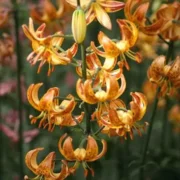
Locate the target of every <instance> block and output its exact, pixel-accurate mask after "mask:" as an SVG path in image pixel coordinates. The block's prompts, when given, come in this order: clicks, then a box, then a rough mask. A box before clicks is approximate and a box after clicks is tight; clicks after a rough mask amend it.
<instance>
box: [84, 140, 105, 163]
mask: <svg viewBox="0 0 180 180" xmlns="http://www.w3.org/2000/svg"><path fill="white" fill-rule="evenodd" d="M92 139H93V138H92ZM92 139H91V140H92ZM101 142H102V145H103V148H102V151H101V152H100V153H99V154H98V155H96V156H94V157H93V156H91V157H89V159H88V160H87V161H88V162H93V161H96V160H97V159H100V158H101V157H102V156H104V155H105V153H106V151H107V143H106V141H105V140H101ZM91 143H92V144H91ZM87 146H88V145H87ZM96 146H97V143H96V141H95V140H94V141H93V140H92V141H91V142H89V147H87V149H86V150H87V152H86V157H87V154H88V152H90V153H93V154H94V155H95V154H96V153H97V152H96V151H98V146H97V147H96ZM90 148H92V149H94V150H92V149H91V150H90ZM88 149H89V150H88Z"/></svg>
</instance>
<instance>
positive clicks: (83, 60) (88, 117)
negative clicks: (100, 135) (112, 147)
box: [80, 42, 91, 134]
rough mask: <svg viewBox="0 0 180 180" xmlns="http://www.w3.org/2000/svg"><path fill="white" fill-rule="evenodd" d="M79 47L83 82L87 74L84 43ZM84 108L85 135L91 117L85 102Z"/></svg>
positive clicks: (88, 129) (87, 132) (89, 130)
mask: <svg viewBox="0 0 180 180" xmlns="http://www.w3.org/2000/svg"><path fill="white" fill-rule="evenodd" d="M80 47H81V60H82V79H83V82H85V80H86V79H87V73H86V66H87V65H86V51H85V46H84V42H82V43H81V44H80ZM83 107H84V113H85V121H86V134H90V133H91V122H90V120H91V115H90V114H89V107H88V104H87V103H86V102H84V104H83Z"/></svg>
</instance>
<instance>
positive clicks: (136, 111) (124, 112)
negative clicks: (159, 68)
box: [96, 92, 147, 139]
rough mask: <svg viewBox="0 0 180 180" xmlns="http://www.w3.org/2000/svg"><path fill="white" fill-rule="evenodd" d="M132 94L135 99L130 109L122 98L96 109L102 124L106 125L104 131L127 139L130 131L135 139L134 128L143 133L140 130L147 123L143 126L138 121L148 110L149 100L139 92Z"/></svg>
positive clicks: (97, 116)
mask: <svg viewBox="0 0 180 180" xmlns="http://www.w3.org/2000/svg"><path fill="white" fill-rule="evenodd" d="M131 96H132V99H133V100H132V101H131V102H130V110H129V109H127V108H126V105H125V104H124V102H123V101H121V100H120V99H117V100H114V101H110V103H109V104H108V103H104V104H103V103H102V104H100V106H99V107H98V108H97V110H96V118H97V119H98V121H99V124H100V125H101V126H102V125H103V126H105V128H104V129H103V131H102V132H104V133H106V134H109V135H110V136H120V137H124V138H125V139H126V138H127V134H128V133H129V135H130V137H131V139H133V130H134V129H135V130H137V132H138V133H139V134H140V135H141V131H140V130H141V129H142V128H145V127H146V125H147V123H145V125H142V126H141V125H139V124H138V123H137V122H138V121H140V120H141V119H142V118H143V116H144V114H145V112H146V108H147V100H146V97H145V96H144V95H143V94H142V93H139V92H135V93H131Z"/></svg>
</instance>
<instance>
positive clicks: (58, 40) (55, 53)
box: [22, 0, 180, 180]
mask: <svg viewBox="0 0 180 180" xmlns="http://www.w3.org/2000/svg"><path fill="white" fill-rule="evenodd" d="M63 2H64V1H63ZM66 2H67V3H68V4H69V5H70V6H71V7H72V8H75V10H74V13H73V16H72V34H73V35H65V34H64V33H63V32H62V31H58V32H56V33H55V34H53V35H48V36H46V35H44V31H45V27H46V25H45V23H43V24H42V25H40V26H39V27H38V28H37V29H36V30H35V29H34V25H33V20H32V19H31V18H30V19H29V27H28V26H27V25H23V26H22V28H23V31H24V33H25V35H26V36H27V37H28V39H29V40H30V41H31V43H32V49H33V51H32V52H31V53H30V55H29V56H28V57H27V60H28V61H29V62H30V64H31V65H35V64H36V63H37V62H38V61H39V62H40V64H39V68H38V73H40V70H41V68H42V66H43V65H44V64H45V63H48V65H49V70H48V76H50V74H51V73H52V72H53V71H54V67H55V66H59V65H75V68H76V72H77V75H78V76H79V78H78V80H77V82H76V92H77V95H78V96H79V98H76V97H75V96H74V95H72V94H68V95H67V96H66V97H64V98H62V97H61V98H60V89H59V88H57V87H52V88H50V89H48V90H47V92H46V93H45V94H44V95H43V96H42V97H41V98H39V96H38V92H39V88H40V87H41V86H42V85H43V83H37V84H31V85H30V86H29V88H28V90H27V98H28V101H29V103H30V104H31V105H32V107H33V108H34V109H36V110H37V111H39V112H40V114H39V115H38V116H32V115H30V120H31V123H32V124H34V123H37V122H38V120H40V122H39V128H41V127H43V128H48V131H50V132H53V130H54V128H55V126H60V127H62V126H68V127H71V126H77V127H80V128H81V130H83V133H84V138H83V140H82V141H81V142H80V145H79V147H77V148H76V149H74V147H73V144H72V141H73V139H72V138H71V137H70V136H69V135H67V134H64V135H63V136H61V137H60V140H59V143H58V148H59V151H60V153H61V154H62V156H63V157H64V158H65V160H62V168H61V172H60V173H54V172H53V170H54V166H55V161H54V160H55V153H54V152H51V153H49V154H48V155H47V156H46V158H45V159H44V160H43V161H42V162H41V163H40V164H38V163H37V162H36V158H37V155H38V153H39V151H41V150H43V148H36V149H34V150H31V151H29V152H28V153H27V155H26V165H27V166H28V168H29V169H30V170H31V171H32V172H33V173H34V174H36V175H37V177H36V178H35V179H37V178H42V177H43V178H45V179H47V180H49V179H52V180H60V179H65V178H66V177H67V176H69V175H70V174H72V173H74V172H75V171H76V169H77V168H78V167H79V164H82V166H83V168H84V170H85V171H84V175H85V176H87V174H88V170H90V172H91V173H92V175H94V170H93V169H92V168H91V167H89V165H88V164H87V162H93V161H96V160H98V159H100V158H101V157H102V156H104V155H105V153H106V151H107V143H106V141H105V140H103V139H102V140H101V143H102V151H101V152H100V153H99V147H98V143H97V140H96V136H97V134H96V133H92V132H93V131H92V127H91V122H92V121H96V122H97V123H96V125H97V127H98V128H99V130H98V133H100V132H101V133H104V134H107V135H109V136H110V137H111V136H118V137H121V138H124V139H127V137H128V136H130V138H131V139H133V138H134V131H136V132H137V133H138V134H139V135H142V132H141V130H144V129H145V128H146V126H147V125H148V123H147V122H145V123H143V124H142V123H140V121H141V120H142V119H143V117H144V115H145V113H146V109H147V99H146V96H145V95H144V94H143V93H141V92H131V93H130V95H131V97H132V101H131V102H130V103H129V108H128V107H127V105H126V103H125V102H124V101H123V100H122V99H120V97H121V95H122V94H123V93H124V91H125V90H126V84H127V82H126V78H125V75H124V74H123V71H124V68H126V69H127V70H130V66H129V64H128V62H127V61H128V59H132V60H134V61H136V62H138V63H140V62H141V60H142V57H141V55H140V54H139V53H138V52H133V51H132V50H131V48H133V47H134V45H135V44H136V41H137V39H138V33H139V31H141V32H143V33H145V34H146V35H157V34H158V33H159V32H160V31H161V29H162V27H163V26H164V25H165V24H166V23H167V21H166V20H165V19H164V17H161V16H160V15H159V16H158V17H159V18H158V20H157V21H155V22H154V23H153V24H151V25H147V22H146V21H147V20H146V13H147V10H148V6H149V3H148V2H146V3H144V2H143V1H141V0H127V1H126V2H125V3H123V2H120V1H114V0H107V1H105V0H94V1H92V0H87V1H83V0H81V1H76V0H66ZM49 3H50V2H49V1H48V0H47V1H46V6H45V7H46V8H45V9H44V11H45V12H43V16H42V17H41V18H42V19H41V20H43V19H44V22H45V21H50V20H51V19H52V18H57V17H60V16H61V15H62V14H61V13H62V11H63V7H64V5H63V3H62V4H61V5H62V6H60V7H59V9H58V10H57V11H55V9H54V7H52V5H50V6H49V7H50V9H48V8H47V4H49ZM77 3H78V4H77ZM173 7H174V6H173ZM123 8H124V13H125V17H126V19H117V20H116V22H117V24H118V27H119V30H120V36H121V39H120V40H119V39H111V38H109V37H108V36H107V35H106V34H105V33H104V32H102V31H100V32H99V33H98V37H97V38H98V41H99V45H96V44H95V42H93V41H91V43H90V45H89V46H88V47H85V45H84V41H85V38H86V33H87V31H86V29H87V27H88V24H90V23H92V22H93V21H94V20H95V19H97V20H98V21H99V23H100V24H101V25H102V26H104V27H105V28H107V29H112V23H111V20H110V17H109V15H108V14H107V13H113V12H116V11H119V10H121V9H123ZM175 8H176V6H175ZM48 10H49V11H48ZM51 12H52V13H51ZM35 16H36V15H35ZM36 17H37V16H36ZM38 19H40V16H38ZM41 20H40V21H41ZM166 26H167V24H166ZM163 31H164V30H163ZM67 36H68V37H72V38H74V40H75V42H74V43H72V46H71V47H70V48H68V49H66V50H64V49H63V48H62V44H63V41H64V39H65V38H66V37H67ZM79 47H81V48H80V51H81V59H80V60H77V59H76V58H75V56H76V53H77V51H78V50H79V49H78V48H79ZM179 68H180V58H179V57H178V58H176V60H175V61H174V62H172V63H170V64H167V65H165V57H164V56H160V57H158V58H157V59H155V60H154V62H153V63H152V65H151V66H150V68H149V70H148V77H149V79H150V81H153V82H155V83H156V84H158V85H159V86H161V93H162V94H165V93H166V92H170V89H169V87H170V85H173V86H174V87H179V85H180V84H179V79H180V76H179V72H180V71H179ZM78 103H80V105H79V106H77V104H78ZM91 106H92V107H96V108H95V110H94V112H92V113H91V112H89V107H91ZM78 107H79V108H80V111H81V113H80V115H74V114H73V113H74V110H75V109H76V108H78ZM82 122H84V123H86V126H87V129H86V130H85V129H83V127H82V126H81V123H82ZM85 144H86V148H85V147H84V146H85ZM69 163H74V165H73V166H69ZM25 179H28V177H27V176H26V177H25Z"/></svg>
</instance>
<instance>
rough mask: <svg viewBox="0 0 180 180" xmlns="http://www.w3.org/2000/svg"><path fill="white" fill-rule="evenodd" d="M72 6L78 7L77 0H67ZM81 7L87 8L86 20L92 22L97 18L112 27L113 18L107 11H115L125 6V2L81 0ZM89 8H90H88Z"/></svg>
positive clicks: (102, 23)
mask: <svg viewBox="0 0 180 180" xmlns="http://www.w3.org/2000/svg"><path fill="white" fill-rule="evenodd" d="M66 1H67V2H68V3H69V4H70V5H71V6H72V7H77V2H76V0H66ZM80 2H81V7H82V8H83V9H84V10H86V11H87V12H86V22H87V24H90V23H91V22H93V21H94V20H95V19H97V20H98V21H99V23H100V24H101V25H102V26H104V27H106V28H107V29H112V24H111V19H110V17H109V15H108V14H107V13H113V12H116V11H119V10H121V9H122V8H123V7H124V3H123V2H118V1H112V0H95V1H93V2H92V1H91V0H86V1H84V0H80ZM87 8H88V9H87Z"/></svg>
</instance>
